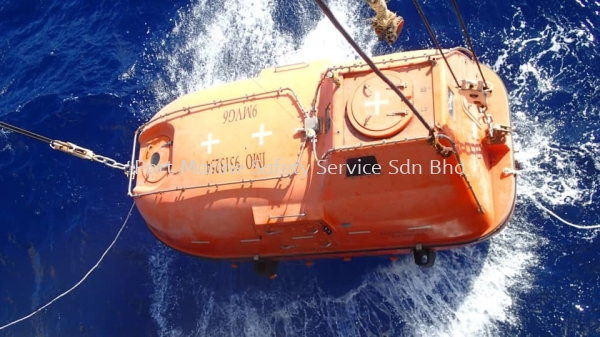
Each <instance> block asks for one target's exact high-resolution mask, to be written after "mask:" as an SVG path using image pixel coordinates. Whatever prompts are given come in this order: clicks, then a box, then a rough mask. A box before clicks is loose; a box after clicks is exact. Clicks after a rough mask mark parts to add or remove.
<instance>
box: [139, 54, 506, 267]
mask: <svg viewBox="0 0 600 337" xmlns="http://www.w3.org/2000/svg"><path fill="white" fill-rule="evenodd" d="M445 54H446V57H447V60H448V62H449V63H450V65H451V67H452V69H454V71H455V74H456V75H457V77H458V80H459V82H460V88H458V87H457V86H456V84H455V81H454V80H453V78H452V77H451V74H450V72H449V70H448V68H447V67H446V64H445V63H444V62H440V59H441V58H440V54H439V53H437V52H436V51H435V50H431V51H430V50H423V51H414V52H406V53H399V54H392V55H386V56H382V57H375V58H373V61H374V62H375V64H376V65H377V66H378V67H379V69H380V70H381V71H382V72H383V74H384V75H385V76H386V77H387V78H389V79H390V80H391V81H392V82H393V83H394V85H395V86H397V88H399V89H400V90H401V92H402V93H403V94H404V96H405V97H406V98H407V99H408V100H409V101H410V103H411V104H412V105H413V106H414V107H415V109H416V111H418V112H419V114H420V116H421V117H422V118H423V120H424V121H425V122H426V123H427V124H429V125H431V126H435V128H436V132H435V135H436V136H437V137H438V138H437V139H438V140H439V142H440V143H441V144H442V145H444V146H446V147H448V148H452V149H453V150H454V152H453V153H452V154H451V155H450V156H447V155H442V154H440V151H438V150H436V147H434V146H432V141H431V137H430V136H431V134H430V132H429V130H428V129H427V128H426V127H425V126H424V124H423V123H422V122H421V121H420V120H419V118H418V116H416V115H415V114H414V112H413V110H411V109H410V108H409V106H407V105H406V104H405V103H404V102H403V101H402V99H401V98H400V97H399V96H397V95H396V94H395V93H394V91H393V90H391V89H390V88H389V87H388V86H387V85H386V84H385V83H384V82H383V81H382V80H381V78H379V77H378V76H377V75H376V74H374V73H373V72H372V71H371V69H370V68H369V67H367V66H366V65H365V64H363V63H359V62H355V63H351V64H341V65H331V64H329V63H327V62H315V63H308V64H298V65H293V66H287V67H277V68H270V69H265V70H263V71H262V72H261V74H260V75H259V76H258V77H256V78H251V79H247V80H242V81H238V82H234V83H228V84H224V85H221V86H217V87H212V88H207V89H205V90H202V91H199V92H195V93H191V94H188V95H186V96H183V97H181V98H178V99H177V100H175V101H173V102H172V103H170V104H169V105H167V106H166V107H164V108H163V109H162V110H161V111H160V112H158V113H157V114H156V115H155V116H154V117H153V118H152V119H151V120H150V121H149V122H148V123H146V124H144V125H143V126H142V127H141V128H140V129H139V130H138V133H136V137H138V138H137V142H138V144H139V154H138V161H137V170H136V175H134V176H132V181H134V182H135V187H134V188H133V189H132V190H131V191H130V194H131V195H132V196H133V197H134V198H135V200H136V203H137V207H138V209H139V210H140V212H141V214H142V216H143V217H144V219H145V220H146V222H147V224H148V227H149V229H150V230H151V231H152V233H154V235H156V237H157V238H158V239H159V240H160V241H162V242H163V243H165V244H166V245H168V246H169V247H171V248H173V249H176V250H178V251H181V252H184V253H187V254H191V255H195V256H199V257H204V258H215V259H225V260H232V261H241V260H255V261H257V260H259V261H260V260H268V261H279V260H285V259H298V258H302V259H317V258H324V257H329V258H350V257H354V256H365V255H394V254H403V253H414V254H415V261H416V263H418V264H420V265H431V264H432V263H433V260H434V258H435V254H434V252H435V251H436V250H440V249H448V248H454V247H461V246H465V245H470V244H475V243H478V242H481V241H483V240H485V239H487V238H490V237H491V236H492V235H493V234H495V233H498V232H499V231H500V230H501V229H502V228H503V227H504V226H505V225H506V224H507V222H508V221H509V219H510V218H511V216H512V213H513V207H514V204H515V199H516V181H515V179H516V178H515V176H514V175H513V174H511V172H512V170H513V169H514V159H513V145H512V138H511V134H510V128H511V122H510V111H509V102H508V97H507V92H506V89H505V87H504V85H503V83H502V80H501V79H500V77H499V76H498V75H497V74H495V73H494V72H493V71H492V70H491V69H490V68H488V67H485V66H482V70H483V74H484V77H485V80H486V81H487V83H485V84H484V83H483V82H482V79H481V77H480V76H479V75H478V74H479V72H478V70H477V67H476V64H475V63H474V62H473V60H472V59H471V58H470V57H469V55H468V54H467V53H466V52H464V50H462V49H452V50H446V51H445ZM134 152H135V151H134Z"/></svg>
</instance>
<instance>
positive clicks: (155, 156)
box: [150, 152, 160, 166]
mask: <svg viewBox="0 0 600 337" xmlns="http://www.w3.org/2000/svg"><path fill="white" fill-rule="evenodd" d="M158 162H160V154H158V152H154V154H152V157H151V158H150V164H152V165H154V166H156V165H158Z"/></svg>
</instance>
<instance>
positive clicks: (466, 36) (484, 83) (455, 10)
mask: <svg viewBox="0 0 600 337" xmlns="http://www.w3.org/2000/svg"><path fill="white" fill-rule="evenodd" d="M452 6H454V12H456V16H457V17H458V21H459V22H460V27H461V28H462V31H463V33H464V34H465V38H466V39H467V44H468V45H469V48H470V49H471V53H473V58H474V59H475V64H476V65H477V69H479V73H480V74H481V80H482V81H483V88H484V89H487V88H488V87H487V82H486V81H485V77H483V71H481V67H480V66H479V60H478V59H477V54H476V53H475V48H473V43H471V37H470V36H469V32H467V27H466V26H465V22H464V21H463V19H462V16H461V15H460V10H459V9H458V4H457V3H456V0H452Z"/></svg>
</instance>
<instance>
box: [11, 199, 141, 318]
mask: <svg viewBox="0 0 600 337" xmlns="http://www.w3.org/2000/svg"><path fill="white" fill-rule="evenodd" d="M134 206H135V202H134V203H133V204H132V205H131V209H129V213H128V214H127V218H126V219H125V222H123V225H122V226H121V229H119V231H118V232H117V236H115V239H114V240H113V241H112V243H111V244H110V246H108V248H107V249H106V251H104V254H102V256H101V257H100V259H99V260H98V262H96V264H95V265H94V266H93V267H92V269H90V271H88V272H87V274H85V276H84V277H83V278H82V279H81V280H80V281H79V282H77V284H75V285H74V286H73V287H71V289H69V290H67V291H65V292H64V293H62V294H60V295H58V296H56V298H54V299H53V300H52V301H50V302H48V304H46V305H44V306H43V307H41V308H39V309H37V310H36V311H34V312H32V313H31V314H29V315H27V316H25V317H23V318H19V319H17V320H15V321H13V322H11V323H8V324H6V325H4V326H2V327H0V330H3V329H6V328H8V327H9V326H11V325H14V324H17V323H19V322H22V321H24V320H26V319H28V318H31V317H33V316H34V315H35V314H37V313H39V312H40V311H42V310H44V309H46V308H47V307H49V306H50V305H51V304H52V303H54V302H56V301H57V300H59V299H60V298H61V297H64V296H66V295H67V294H69V293H70V292H72V291H73V290H75V288H77V287H79V286H80V285H81V284H82V283H83V281H85V280H86V279H87V277H88V276H90V274H91V273H92V272H93V271H94V270H95V269H96V268H98V266H99V265H100V263H101V262H102V260H103V259H104V257H105V256H106V254H107V253H108V251H110V249H111V248H112V247H113V246H114V244H115V242H117V239H118V238H119V236H120V235H121V232H122V231H123V229H124V228H125V225H127V221H129V218H130V217H131V213H132V212H133V207H134Z"/></svg>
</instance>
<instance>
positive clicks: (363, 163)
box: [346, 156, 381, 177]
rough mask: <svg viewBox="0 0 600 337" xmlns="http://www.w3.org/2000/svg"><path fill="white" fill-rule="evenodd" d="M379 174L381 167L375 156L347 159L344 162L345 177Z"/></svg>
mask: <svg viewBox="0 0 600 337" xmlns="http://www.w3.org/2000/svg"><path fill="white" fill-rule="evenodd" d="M372 174H381V165H379V163H377V158H375V156H364V157H357V158H349V159H347V160H346V177H358V176H366V175H372Z"/></svg>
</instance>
